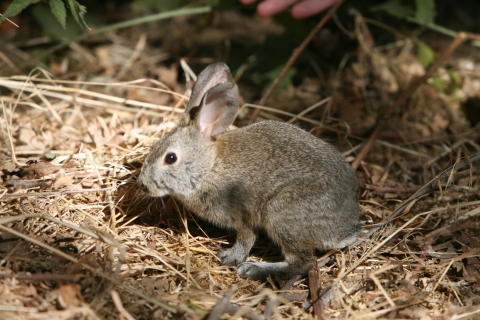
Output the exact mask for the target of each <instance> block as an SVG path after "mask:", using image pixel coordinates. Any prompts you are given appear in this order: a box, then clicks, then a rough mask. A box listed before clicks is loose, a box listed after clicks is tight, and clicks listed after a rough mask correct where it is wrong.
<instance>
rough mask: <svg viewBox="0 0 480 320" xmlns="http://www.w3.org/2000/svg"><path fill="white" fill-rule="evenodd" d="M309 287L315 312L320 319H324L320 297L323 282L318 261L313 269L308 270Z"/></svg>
mask: <svg viewBox="0 0 480 320" xmlns="http://www.w3.org/2000/svg"><path fill="white" fill-rule="evenodd" d="M308 287H309V288H310V296H311V298H312V305H313V314H314V315H315V316H316V317H317V319H318V320H323V319H324V316H323V315H324V314H323V303H322V299H321V297H320V292H321V291H322V284H321V282H320V270H319V269H318V266H317V263H316V261H315V264H314V266H313V267H312V269H310V270H309V271H308Z"/></svg>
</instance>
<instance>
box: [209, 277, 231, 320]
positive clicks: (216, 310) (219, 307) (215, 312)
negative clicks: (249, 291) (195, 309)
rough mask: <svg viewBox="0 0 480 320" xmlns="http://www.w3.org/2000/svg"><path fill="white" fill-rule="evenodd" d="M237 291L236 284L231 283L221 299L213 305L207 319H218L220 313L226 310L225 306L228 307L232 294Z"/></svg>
mask: <svg viewBox="0 0 480 320" xmlns="http://www.w3.org/2000/svg"><path fill="white" fill-rule="evenodd" d="M235 291H237V286H235V285H233V286H232V287H231V288H230V290H228V291H227V293H225V295H224V296H223V298H222V299H220V300H218V302H217V304H216V305H215V307H213V309H212V311H211V312H210V314H209V315H208V318H207V320H218V319H220V317H221V315H222V314H224V313H225V312H227V308H228V307H229V304H230V300H231V299H232V297H233V294H234V293H235Z"/></svg>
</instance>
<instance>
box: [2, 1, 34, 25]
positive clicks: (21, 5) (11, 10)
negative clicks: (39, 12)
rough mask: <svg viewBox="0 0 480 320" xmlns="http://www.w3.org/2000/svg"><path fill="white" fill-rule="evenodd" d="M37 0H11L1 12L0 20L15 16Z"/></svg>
mask: <svg viewBox="0 0 480 320" xmlns="http://www.w3.org/2000/svg"><path fill="white" fill-rule="evenodd" d="M37 2H40V0H13V1H12V3H11V4H10V6H8V8H7V10H5V12H4V13H3V16H2V17H0V21H3V20H5V19H6V18H8V17H13V16H16V15H17V14H19V13H20V12H21V11H22V10H23V9H25V8H26V7H28V6H29V5H31V4H34V3H37Z"/></svg>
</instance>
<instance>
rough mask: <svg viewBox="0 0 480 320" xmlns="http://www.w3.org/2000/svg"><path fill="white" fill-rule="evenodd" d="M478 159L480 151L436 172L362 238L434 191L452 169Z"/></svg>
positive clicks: (359, 241)
mask: <svg viewBox="0 0 480 320" xmlns="http://www.w3.org/2000/svg"><path fill="white" fill-rule="evenodd" d="M477 161H480V153H475V154H474V155H472V156H470V157H468V158H465V159H463V160H461V161H460V162H457V163H455V164H454V165H452V166H450V167H449V168H448V169H446V170H444V171H443V172H442V173H440V174H438V175H437V176H436V177H435V178H433V179H432V180H430V182H428V183H427V184H426V185H424V186H423V187H422V188H420V189H419V190H418V191H417V192H415V193H414V194H413V195H412V196H411V197H410V198H408V199H407V200H405V201H404V202H403V203H402V205H401V206H399V207H398V208H397V209H396V210H395V211H394V212H393V213H392V214H391V215H390V216H388V217H386V218H385V219H384V220H383V221H382V222H381V223H380V224H379V225H377V226H375V227H373V228H372V229H370V230H369V231H368V232H367V234H365V235H363V236H362V238H363V239H367V238H368V237H370V236H371V235H372V234H373V233H375V232H377V231H378V230H379V229H380V228H381V227H383V226H384V225H385V224H387V223H388V222H390V221H392V220H393V219H395V218H396V217H397V216H399V215H400V214H401V213H402V212H403V211H404V210H405V209H406V208H407V207H408V206H409V205H411V203H412V202H413V201H416V200H418V199H419V198H421V197H423V196H424V195H426V194H428V193H430V192H432V191H435V190H437V189H438V187H439V185H438V182H439V181H441V180H443V179H444V178H446V177H449V176H450V175H451V174H452V173H453V171H454V170H458V169H460V168H463V167H464V166H466V165H469V164H471V165H473V164H474V163H475V162H477ZM363 239H360V240H358V241H357V242H355V243H354V244H352V246H357V245H359V244H360V243H362V242H363V241H364V240H363Z"/></svg>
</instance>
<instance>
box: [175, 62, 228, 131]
mask: <svg viewBox="0 0 480 320" xmlns="http://www.w3.org/2000/svg"><path fill="white" fill-rule="evenodd" d="M226 82H230V69H229V68H228V66H227V65H226V64H225V63H221V62H217V63H212V64H210V65H209V66H207V67H206V68H205V69H204V70H203V71H202V72H200V74H199V75H198V77H197V82H195V85H194V86H193V90H192V95H191V97H190V101H189V102H188V105H187V108H186V109H185V114H184V121H185V122H186V123H188V122H189V121H190V111H191V110H192V108H194V107H198V106H200V103H201V102H202V98H203V97H204V96H205V93H207V91H208V90H210V89H211V88H213V87H215V86H216V85H218V84H220V83H226Z"/></svg>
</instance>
